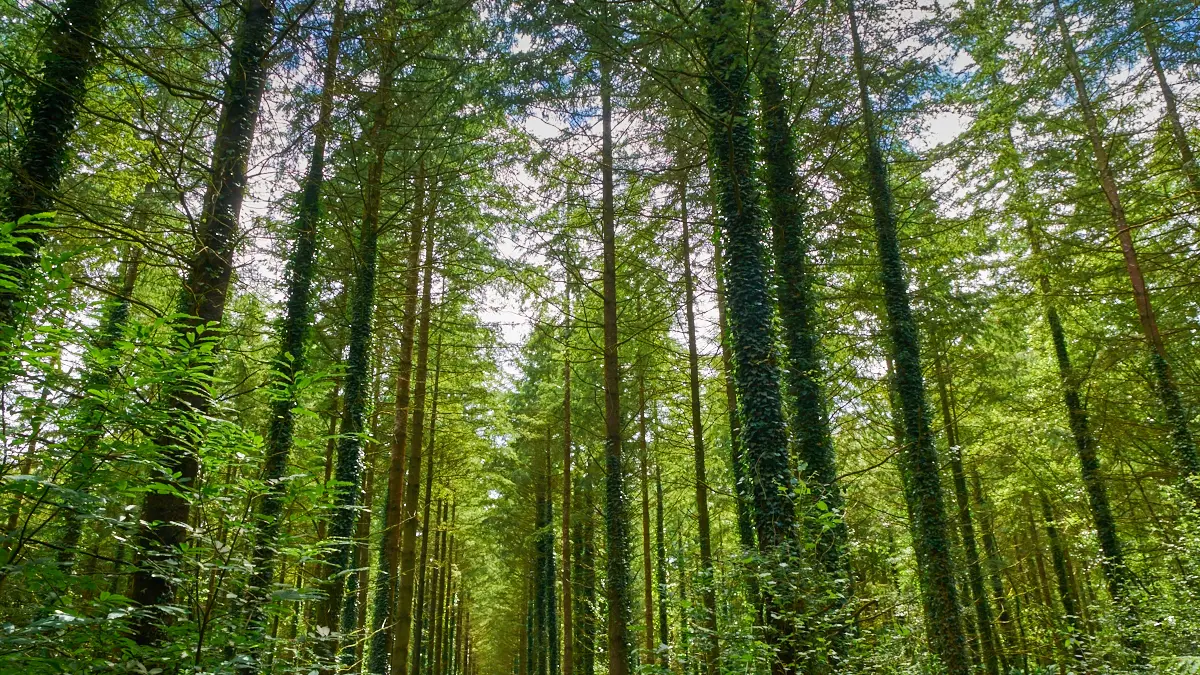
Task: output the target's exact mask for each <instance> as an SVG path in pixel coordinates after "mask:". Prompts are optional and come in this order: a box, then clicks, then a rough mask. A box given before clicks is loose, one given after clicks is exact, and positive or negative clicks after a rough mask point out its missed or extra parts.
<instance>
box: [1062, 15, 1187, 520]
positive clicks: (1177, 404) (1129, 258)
mask: <svg viewBox="0 0 1200 675" xmlns="http://www.w3.org/2000/svg"><path fill="white" fill-rule="evenodd" d="M1053 4H1054V21H1055V24H1056V25H1057V27H1058V34H1059V38H1060V40H1061V48H1062V50H1063V55H1064V57H1065V62H1066V66H1067V70H1068V71H1069V72H1070V74H1071V82H1072V83H1073V85H1074V89H1075V102H1076V105H1077V106H1078V108H1079V114H1080V116H1081V117H1082V118H1083V125H1084V130H1085V133H1086V134H1087V138H1088V141H1089V142H1090V144H1091V146H1092V159H1093V160H1094V161H1095V165H1096V173H1097V174H1098V175H1099V178H1100V188H1101V190H1102V191H1103V192H1104V198H1105V200H1106V201H1107V202H1108V207H1109V213H1110V215H1111V217H1112V220H1113V225H1114V226H1115V227H1116V230H1117V241H1118V242H1120V245H1121V254H1122V256H1124V259H1125V272H1126V274H1128V276H1129V282H1130V284H1131V285H1132V286H1133V301H1134V305H1135V306H1136V307H1137V313H1138V320H1139V322H1140V323H1141V327H1142V334H1143V336H1144V337H1145V339H1146V343H1147V344H1148V345H1149V347H1150V365H1151V369H1152V370H1153V372H1154V378H1155V387H1154V389H1155V393H1157V394H1158V398H1159V401H1160V403H1161V404H1162V406H1163V409H1164V411H1165V412H1166V418H1167V424H1168V425H1170V427H1171V445H1172V449H1173V450H1174V451H1175V457H1176V462H1177V463H1178V467H1179V471H1180V473H1181V474H1182V475H1183V478H1184V483H1183V485H1184V491H1185V494H1187V496H1188V497H1189V498H1190V499H1191V500H1192V501H1193V502H1194V503H1195V504H1196V505H1197V506H1200V487H1197V486H1196V485H1195V483H1194V481H1195V480H1197V479H1200V455H1198V454H1197V452H1196V441H1195V439H1194V438H1193V437H1192V432H1191V430H1190V429H1189V427H1188V423H1189V420H1190V418H1191V416H1190V415H1189V414H1188V412H1187V408H1186V406H1185V405H1184V403H1183V399H1182V397H1180V395H1179V386H1178V385H1177V384H1176V382H1175V377H1174V374H1173V373H1172V370H1171V365H1170V357H1169V356H1168V354H1167V348H1166V345H1165V343H1164V342H1163V339H1162V334H1161V333H1160V332H1159V329H1158V319H1157V318H1155V315H1154V309H1153V308H1152V307H1151V305H1150V290H1149V288H1148V287H1147V286H1146V279H1145V276H1144V275H1143V274H1142V266H1141V263H1139V262H1138V254H1137V249H1136V248H1135V246H1134V243H1133V231H1132V229H1131V228H1130V225H1129V218H1128V216H1127V215H1126V212H1125V204H1124V203H1123V202H1122V201H1121V193H1120V190H1119V188H1118V187H1117V179H1116V174H1115V173H1114V171H1113V168H1112V165H1111V163H1110V161H1109V156H1108V148H1107V147H1106V145H1105V141H1104V136H1103V133H1102V131H1101V126H1100V121H1099V118H1098V117H1097V115H1096V110H1095V106H1094V105H1093V103H1092V98H1091V94H1090V93H1089V92H1088V87H1087V81H1086V80H1085V79H1084V75H1083V68H1082V66H1081V65H1080V63H1079V55H1078V53H1077V51H1076V48H1075V39H1074V37H1073V36H1072V35H1071V29H1070V27H1069V26H1068V25H1067V17H1066V13H1065V12H1064V11H1063V8H1062V3H1061V2H1060V1H1059V0H1054V3H1053Z"/></svg>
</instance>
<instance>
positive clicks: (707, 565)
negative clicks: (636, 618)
mask: <svg viewBox="0 0 1200 675" xmlns="http://www.w3.org/2000/svg"><path fill="white" fill-rule="evenodd" d="M687 188H688V183H687V174H686V173H684V175H683V176H682V178H681V180H680V185H679V209H680V218H681V220H682V223H683V237H682V239H681V243H682V248H683V250H682V255H683V292H684V301H683V309H684V316H685V318H686V320H687V335H688V385H689V386H688V390H689V394H690V397H691V398H690V402H691V417H692V458H693V463H694V466H695V479H696V487H695V489H696V528H697V531H698V537H699V544H700V570H701V574H702V575H703V579H702V580H701V581H702V583H703V586H702V588H701V601H702V602H703V604H704V616H703V617H702V622H703V625H704V631H705V636H704V637H705V650H704V668H705V672H706V674H707V675H716V672H717V663H718V660H719V658H720V645H719V643H718V640H717V593H716V588H715V586H714V585H715V583H716V576H715V575H714V574H713V561H712V534H711V532H710V530H711V525H710V524H709V517H708V471H707V467H706V466H705V456H704V421H703V420H702V419H701V412H702V404H701V401H700V353H699V350H698V349H697V347H696V310H695V305H696V289H695V284H694V282H693V279H692V242H691V239H692V231H691V226H690V224H689V222H688V210H687ZM646 554H647V557H649V545H648V542H647V547H646ZM646 569H647V571H649V566H648V565H647V568H646ZM647 578H649V575H648V574H647ZM649 589H650V587H649V585H647V586H646V592H647V594H649ZM660 602H661V601H660Z"/></svg>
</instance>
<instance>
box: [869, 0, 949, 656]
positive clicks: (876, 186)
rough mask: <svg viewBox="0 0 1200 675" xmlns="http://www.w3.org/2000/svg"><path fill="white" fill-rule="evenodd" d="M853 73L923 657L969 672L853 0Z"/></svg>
mask: <svg viewBox="0 0 1200 675" xmlns="http://www.w3.org/2000/svg"><path fill="white" fill-rule="evenodd" d="M849 14H850V32H851V39H852V43H853V48H854V69H855V73H856V75H857V79H858V90H859V97H860V103H861V105H862V119H863V128H864V131H865V135H866V144H867V149H866V150H867V162H866V170H867V178H868V192H869V195H870V201H871V210H872V213H873V216H874V222H875V235H876V238H877V246H878V254H879V260H880V267H881V275H880V276H881V282H882V286H883V293H884V303H885V305H886V309H887V324H888V325H887V330H888V334H889V342H890V344H889V351H890V352H891V358H892V360H893V361H894V363H895V368H896V389H897V394H898V396H897V398H898V399H899V402H900V412H901V414H902V418H903V425H904V443H905V444H904V446H903V447H904V450H903V452H902V453H901V454H902V456H903V461H902V462H901V464H902V465H903V470H904V471H905V472H906V473H907V474H908V478H907V482H908V489H907V490H906V491H905V492H906V497H907V501H908V503H909V509H910V511H911V514H912V520H911V523H912V524H911V527H912V532H913V547H914V549H915V551H916V554H917V568H918V572H919V574H920V577H921V579H922V581H923V583H922V594H923V596H924V608H925V612H926V632H927V637H928V639H929V643H930V647H931V651H932V652H933V653H934V655H935V656H937V658H938V659H939V660H940V661H941V663H942V666H943V667H944V668H945V669H946V671H947V673H949V674H950V675H966V674H967V673H968V672H969V671H970V663H969V660H968V658H967V650H966V639H965V636H964V634H963V625H962V618H961V617H960V616H959V607H958V591H957V589H956V588H955V585H954V577H955V574H954V563H953V560H952V559H951V557H950V539H951V538H950V532H949V525H948V523H947V516H946V506H945V500H944V498H943V496H942V484H941V476H940V472H939V471H938V457H937V450H936V448H935V447H934V444H933V433H932V431H931V430H930V424H929V411H928V408H927V406H926V401H925V380H924V376H923V375H922V373H921V345H920V337H919V335H918V331H917V322H916V319H915V318H914V317H913V314H912V309H911V307H910V305H909V299H908V281H907V279H906V272H905V269H904V262H903V259H902V258H901V255H900V241H899V237H898V234H897V232H896V215H895V211H894V207H893V204H892V192H891V187H890V186H889V185H888V176H887V164H886V163H885V161H884V157H883V151H882V150H881V148H880V144H879V136H878V128H877V123H876V120H875V115H874V110H873V109H872V106H871V97H870V93H869V87H868V82H867V72H866V65H865V62H864V56H863V49H862V41H861V39H860V38H859V34H858V19H857V16H856V12H855V8H854V4H853V2H851V3H850V5H849Z"/></svg>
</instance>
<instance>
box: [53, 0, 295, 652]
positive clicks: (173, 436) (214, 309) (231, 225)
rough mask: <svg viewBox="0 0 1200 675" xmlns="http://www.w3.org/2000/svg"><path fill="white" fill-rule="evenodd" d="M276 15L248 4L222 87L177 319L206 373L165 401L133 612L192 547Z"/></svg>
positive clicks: (158, 622)
mask: <svg viewBox="0 0 1200 675" xmlns="http://www.w3.org/2000/svg"><path fill="white" fill-rule="evenodd" d="M273 10H274V4H273V2H272V0H250V1H249V2H248V3H247V4H246V5H245V9H244V10H243V14H242V20H241V25H240V27H239V28H238V33H237V37H236V39H235V41H234V44H233V50H232V57H231V59H230V63H229V73H228V75H227V76H226V80H225V98H224V102H223V103H222V106H221V119H220V122H219V123H218V126H217V136H216V141H215V143H214V145H213V153H212V157H213V160H212V172H211V174H210V178H209V188H208V192H207V193H206V194H205V197H204V209H203V212H202V215H201V224H200V228H199V230H198V232H199V238H198V239H197V241H196V248H195V253H194V254H193V257H192V260H191V262H190V264H189V265H188V272H187V277H186V280H185V281H184V283H183V292H182V294H181V297H180V312H181V314H183V315H184V316H185V317H186V318H185V319H183V320H182V321H181V322H180V323H179V324H178V325H177V332H178V333H179V336H178V338H177V342H176V344H192V345H197V348H195V349H196V351H195V352H192V353H189V354H188V357H189V358H188V360H189V361H192V362H194V363H195V364H196V365H195V369H196V370H197V371H199V372H191V373H188V374H187V375H186V376H184V377H183V378H182V379H181V381H179V382H177V383H175V384H173V385H172V387H171V388H170V390H169V391H168V392H166V394H165V398H164V401H165V404H166V407H167V408H168V409H170V410H172V411H174V413H175V414H174V415H173V417H174V418H175V423H174V424H172V425H171V426H169V427H167V428H165V429H163V430H162V432H161V434H160V435H159V437H158V438H156V439H155V445H156V446H157V447H158V448H159V449H160V456H161V464H160V467H159V471H158V472H156V474H157V475H155V476H154V477H153V478H152V482H154V483H157V484H159V485H160V489H151V490H148V491H147V492H146V496H145V499H144V501H143V502H142V511H141V521H142V522H143V523H145V524H144V525H143V526H142V527H141V528H140V531H139V533H138V537H137V542H138V550H139V551H141V556H142V560H141V562H140V564H139V565H138V567H137V570H136V571H135V572H134V575H133V589H132V591H131V599H132V600H133V602H134V604H137V605H140V606H142V607H154V606H158V605H166V604H170V603H171V602H172V600H173V599H174V595H175V586H176V584H175V582H174V581H172V580H173V579H177V578H178V573H177V572H176V571H174V570H172V571H170V572H167V573H165V574H157V573H156V572H158V571H159V570H160V569H161V568H163V567H168V568H173V567H175V566H176V565H177V564H178V562H179V560H180V555H179V553H180V552H179V547H180V545H181V544H183V542H184V540H185V539H186V538H187V527H186V523H188V522H189V519H190V507H191V504H190V501H189V499H188V498H187V496H186V493H187V492H189V491H191V490H192V489H193V488H194V484H195V481H196V477H197V475H198V474H199V471H200V460H199V457H197V455H196V449H197V444H198V442H199V439H198V438H196V435H195V433H194V432H192V431H190V430H189V429H190V428H191V425H190V424H189V422H195V423H199V420H200V418H202V417H203V416H204V415H205V414H206V413H207V412H208V410H209V408H210V407H211V405H212V401H211V400H209V398H208V396H207V394H206V393H205V388H204V386H203V383H202V382H201V381H200V379H202V378H203V377H204V375H205V374H207V373H209V372H211V371H212V369H213V366H214V364H213V362H212V359H211V352H210V351H208V350H207V349H205V348H204V347H200V346H199V345H201V344H203V343H205V342H208V341H209V340H211V339H214V338H213V337H212V333H211V331H209V332H203V331H204V329H205V328H211V327H212V326H214V325H217V324H219V323H220V322H221V319H222V318H223V317H224V314H225V300H226V297H227V295H228V291H229V281H230V278H231V277H232V275H233V255H234V252H235V248H236V245H237V238H238V216H239V212H240V210H241V206H242V195H243V192H244V191H245V187H246V164H247V162H248V161H249V157H250V145H251V143H252V142H253V140H254V131H255V126H256V124H257V122H258V110H259V103H260V101H261V99H262V93H263V89H264V87H265V85H266V67H267V54H268V51H269V49H270V46H271V37H272V34H273V32H274V31H273ZM85 73H86V69H84V70H81V71H80V74H79V77H80V78H82V77H83V75H84V74H85ZM72 109H73V107H72ZM56 116H57V115H56ZM169 616H170V615H169V614H161V613H158V612H153V613H148V614H145V615H143V616H142V617H141V618H139V619H138V620H137V621H136V623H135V625H134V628H133V635H132V637H133V640H134V641H135V642H137V643H138V644H141V645H150V644H156V643H158V642H159V641H160V640H161V639H162V638H163V635H164V631H163V627H164V624H165V623H166V622H167V620H168V619H169Z"/></svg>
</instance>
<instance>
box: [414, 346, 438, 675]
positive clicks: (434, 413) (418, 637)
mask: <svg viewBox="0 0 1200 675" xmlns="http://www.w3.org/2000/svg"><path fill="white" fill-rule="evenodd" d="M434 349H435V351H434V357H433V405H432V406H431V408H430V412H429V444H428V445H427V446H426V447H425V452H426V454H428V455H429V471H427V472H425V502H424V504H423V505H422V507H421V511H422V513H421V568H420V570H419V571H418V572H417V579H419V581H418V583H417V604H416V610H417V615H416V617H415V618H414V619H413V633H414V634H413V657H412V659H413V673H414V675H420V673H421V650H422V648H423V647H424V646H425V645H424V640H423V637H422V633H423V632H424V630H425V582H426V577H427V575H426V569H427V567H428V565H429V536H430V532H429V507H430V505H431V503H432V501H433V473H434V469H435V464H434V459H435V455H434V452H435V450H436V445H435V441H436V439H437V417H438V393H439V389H440V387H441V379H442V338H441V335H438V341H437V345H436V346H435V348H434Z"/></svg>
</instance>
